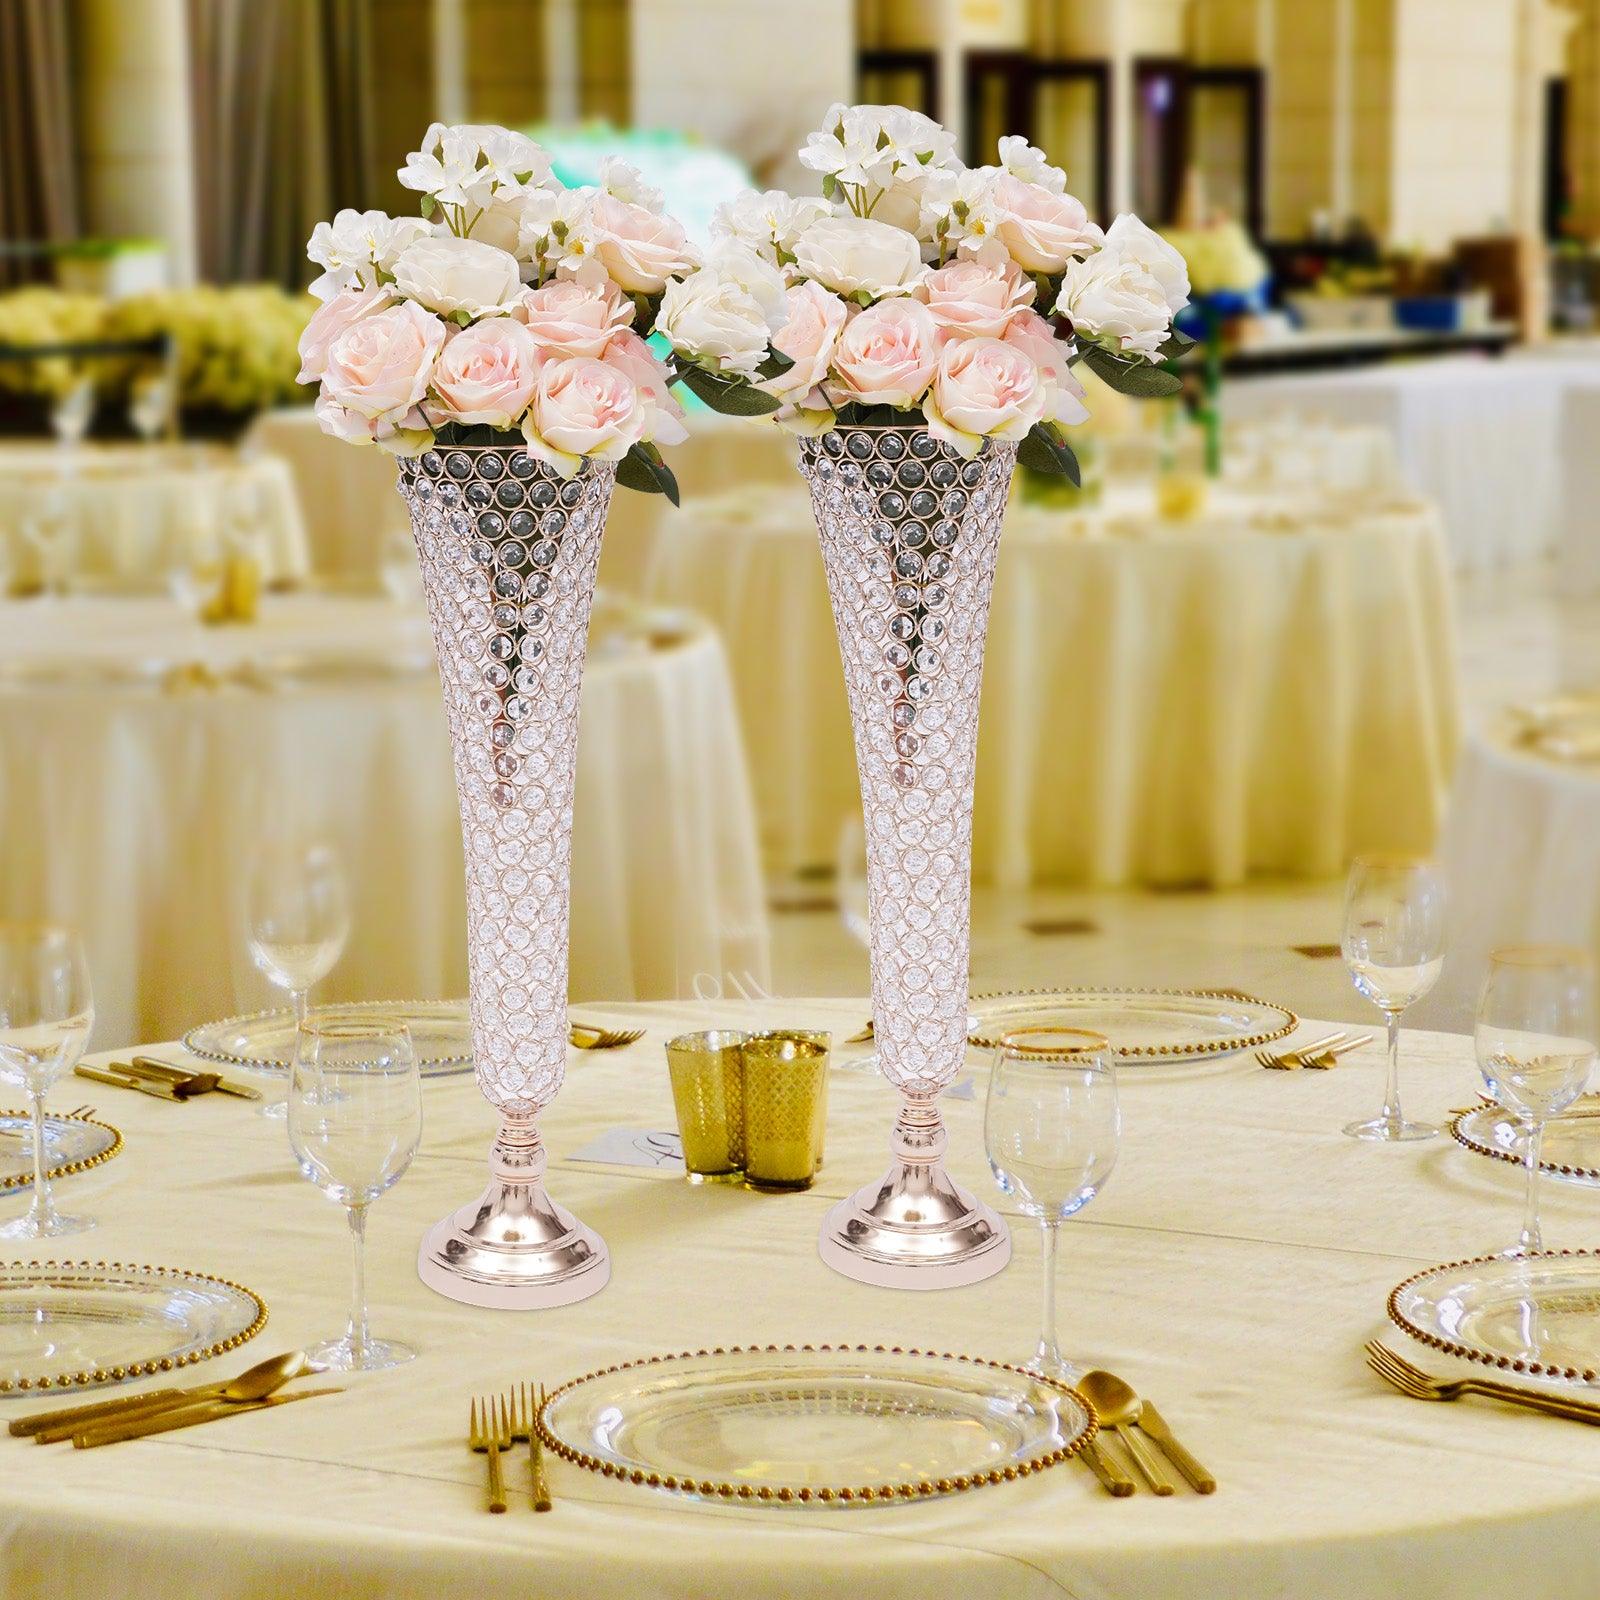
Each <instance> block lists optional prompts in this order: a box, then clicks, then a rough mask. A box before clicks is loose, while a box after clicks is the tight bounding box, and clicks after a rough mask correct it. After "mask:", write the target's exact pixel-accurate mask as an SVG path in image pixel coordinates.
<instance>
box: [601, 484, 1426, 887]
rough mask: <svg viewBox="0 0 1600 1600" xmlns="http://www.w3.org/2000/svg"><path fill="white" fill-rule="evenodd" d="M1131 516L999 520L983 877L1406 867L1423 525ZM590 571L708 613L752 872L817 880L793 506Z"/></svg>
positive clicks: (744, 502)
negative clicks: (1385, 860)
mask: <svg viewBox="0 0 1600 1600" xmlns="http://www.w3.org/2000/svg"><path fill="white" fill-rule="evenodd" d="M1153 493H1154V492H1153V490H1152V488H1151V487H1150V486H1148V485H1146V486H1145V487H1143V488H1142V489H1141V488H1139V487H1135V486H1129V487H1127V488H1126V489H1119V490H1117V491H1115V492H1114V493H1112V494H1111V495H1109V496H1108V497H1107V499H1106V500H1105V502H1104V504H1103V505H1102V506H1100V507H1099V508H1097V509H1095V510H1092V511H1085V512H1068V511H1062V510H1058V509H1050V508H1043V507H1034V506H1029V505H1027V504H1024V503H1017V504H1014V506H1013V509H1012V511H1011V514H1010V517H1009V519H1008V522H1007V525H1006V533H1005V538H1004V540H1003V542H1002V545H1001V554H1000V568H999V575H998V577H997V580H996V595H995V608H994V622H993V625H992V626H991V629H990V637H989V651H988V662H987V666H986V671H985V683H984V702H983V714H982V725H981V726H982V731H981V734H980V737H979V746H978V776H977V815H976V821H975V840H974V865H975V871H976V873H977V875H978V876H979V878H980V879H983V880H987V881H991V882H996V883H999V884H1001V885H1005V886H1013V887H1015V886H1023V885H1030V884H1039V883H1059V882H1071V883H1089V884H1094V885H1101V886H1112V885H1121V884H1129V883H1153V884H1187V883H1205V884H1210V885H1218V886H1220V885H1230V884H1236V883H1238V882H1240V881H1241V880H1242V879H1243V878H1244V877H1245V876H1246V875H1247V874H1249V873H1253V872H1271V873H1299V874H1304V875H1307V876H1317V875H1326V874H1331V873H1336V872H1338V871H1340V870H1342V868H1343V865H1344V862H1345V859H1346V857H1347V855H1348V853H1349V852H1351V851H1353V850H1361V849H1375V848H1379V847H1383V848H1390V847H1392V848H1416V849H1424V848H1426V847H1427V846H1428V844H1429V843H1430V841H1431V839H1432V837H1433V833H1434V830H1435V827H1436V825H1437V823H1438V820H1439V817H1440V814H1441V810H1442V804H1443V799H1444V794H1445V789H1446V786H1447V784H1448V781H1449V777H1450V772H1451V768H1452V765H1453V762H1454V758H1455V748H1456V738H1457V688H1456V680H1455V673H1454V639H1453V625H1452V621H1451V608H1450V593H1449V582H1448V571H1447V562H1446V558H1445V554H1444V547H1443V541H1442V538H1441V534H1440V530H1439V524H1438V519H1437V517H1436V516H1435V515H1434V513H1433V512H1431V511H1430V510H1429V509H1428V508H1427V507H1425V506H1423V505H1420V504H1417V503H1414V502H1407V501H1404V500H1395V499H1385V498H1382V497H1374V496H1367V497H1365V498H1356V497H1352V496H1345V495H1340V494H1336V493H1333V492H1331V491H1325V490H1317V489H1313V488H1310V487H1307V486H1305V485H1301V486H1299V487H1279V486H1259V485H1246V484H1233V485H1224V486H1223V487H1222V488H1220V489H1218V490H1216V491H1215V492H1213V494H1212V496H1211V498H1210V501H1209V503H1208V504H1207V506H1206V508H1205V510H1204V512H1203V513H1202V514H1201V515H1199V516H1198V517H1196V518H1194V519H1193V520H1188V521H1182V522H1177V521H1172V520H1168V519H1163V518H1162V517H1160V516H1159V515H1158V514H1157V511H1156V507H1155V503H1154V498H1153ZM612 557H613V561H614V564H613V565H612V566H611V567H610V568H609V569H608V570H609V572H610V574H611V577H612V580H613V581H625V579H626V578H627V577H630V576H631V577H632V578H633V580H634V581H635V582H637V584H638V585H639V587H640V589H641V590H642V592H643V593H645V594H647V595H649V596H651V597H652V598H654V599H656V600H658V601H662V602H667V603H671V604H673V605H680V606H684V607H692V608H694V609H696V610H699V611H701V612H703V613H705V614H706V615H707V616H709V617H710V618H711V619H712V620H713V621H714V622H715V624H716V626H717V627H718V629H719V630H720V631H721V632H722V634H723V637H724V638H725V639H726V640H727V642H728V650H729V658H730V660H731V662H732V663H733V669H734V675H735V685H736V689H737V693H738V699H739V708H740V714H741V718H742V721H743V725H744V736H745V742H746V745H747V747H748V748H749V750H750V755H751V770H752V779H753V782H754V784H755V791H756V804H757V809H758V812H759V815H760V821H761V833H762V844H763V851H764V856H765V859H766V862H767V865H768V867H769V869H770V870H774V871H777V872H795V871H799V870H803V869H807V868H815V867H817V866H819V865H826V864H831V863H833V861H834V860H835V856H836V854H837V852H838V849H839V840H840V830H841V827H842V826H843V825H844V824H845V823H846V821H847V819H849V818H851V817H853V816H858V815H859V800H858V793H857V788H856V774H855V765H854V757H853V750H852V745H851V739H850V727H849V718H848V714H847V711H846V708H845V697H844V687H843V684H842V683H841V681H840V673H839V660H838V647H837V644H836V642H835V636H834V629H833V621H832V617H831V614H830V612H829V607H828V599H827V591H826V587H825V585H824V582H823V576H822V567H821V562H820V560H819V558H818V555H817V548H816V532H815V528H814V526H813V524H812V520H811V513H810V508H809V504H808V502H807V501H806V499H805V497H804V495H803V493H802V492H801V491H800V489H799V488H798V486H793V487H789V488H779V487H774V488H772V489H760V488H758V489H754V490H747V491H742V492H739V493H735V494H730V495H727V496H723V497H720V498H716V499H713V500H710V501H705V502H701V503H699V504H698V505H696V507H695V508H694V511H693V515H684V514H680V515H677V516H672V517H665V516H664V517H663V518H661V519H660V521H659V522H658V523H657V524H656V527H655V529H654V532H653V534H651V535H649V536H647V537H643V538H641V539H640V541H639V542H638V544H637V546H636V547H635V548H632V549H629V550H626V551H621V550H616V549H613V551H612Z"/></svg>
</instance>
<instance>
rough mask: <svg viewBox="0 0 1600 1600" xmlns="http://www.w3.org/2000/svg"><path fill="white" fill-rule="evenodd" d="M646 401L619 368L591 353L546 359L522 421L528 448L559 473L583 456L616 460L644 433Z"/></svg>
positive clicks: (568, 473)
mask: <svg viewBox="0 0 1600 1600" xmlns="http://www.w3.org/2000/svg"><path fill="white" fill-rule="evenodd" d="M647 410H648V408H647V406H646V404H645V402H644V401H643V400H641V399H640V397H639V390H638V387H637V386H636V385H635V383H634V381H633V379H632V378H630V377H629V376H628V374H627V373H625V372H624V371H622V369H621V368H620V367H616V366H611V365H608V364H607V363H606V362H604V361H596V360H595V359H594V358H593V357H592V356H562V357H557V358H556V359H553V360H550V361H546V362H545V363H544V365H543V366H542V367H540V369H539V379H538V382H537V383H536V384H535V385H534V390H533V404H532V405H531V406H530V407H529V409H528V414H527V416H526V417H525V418H524V419H523V422H522V436H523V438H525V439H526V440H527V441H528V448H529V450H531V451H532V452H533V454H534V455H536V456H538V457H539V458H540V459H541V460H543V461H547V462H549V463H550V465H551V466H553V467H554V468H555V469H556V471H557V472H559V473H560V474H561V476H562V477H564V478H570V477H571V476H572V475H573V474H574V473H575V472H576V471H577V470H578V468H579V467H581V466H582V465H583V462H584V459H585V457H590V456H598V457H599V458H600V459H601V460H602V461H620V460H621V459H622V457H623V456H625V455H626V454H627V453H628V451H629V450H630V449H632V448H633V446H634V445H635V444H637V443H638V442H639V440H640V439H642V438H643V437H644V430H645V423H646V422H647V420H648V416H647Z"/></svg>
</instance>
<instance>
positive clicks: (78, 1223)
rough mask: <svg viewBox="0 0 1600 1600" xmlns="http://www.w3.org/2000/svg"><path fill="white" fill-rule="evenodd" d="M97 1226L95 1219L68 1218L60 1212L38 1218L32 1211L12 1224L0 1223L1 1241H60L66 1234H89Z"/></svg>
mask: <svg viewBox="0 0 1600 1600" xmlns="http://www.w3.org/2000/svg"><path fill="white" fill-rule="evenodd" d="M96 1226H98V1224H97V1223H96V1222H95V1219H94V1218H93V1217H68V1216H63V1215H62V1214H61V1213H60V1212H59V1211H52V1212H51V1213H50V1214H49V1215H48V1216H43V1217H36V1216H34V1214H33V1213H32V1212H31V1211H30V1212H28V1213H27V1214H26V1215H24V1216H20V1217H14V1218H12V1220H11V1221H10V1222H6V1223H0V1239H59V1238H61V1237H62V1236H63V1235H64V1234H69V1233H87V1232H88V1231H89V1230H90V1229H91V1228H93V1227H96Z"/></svg>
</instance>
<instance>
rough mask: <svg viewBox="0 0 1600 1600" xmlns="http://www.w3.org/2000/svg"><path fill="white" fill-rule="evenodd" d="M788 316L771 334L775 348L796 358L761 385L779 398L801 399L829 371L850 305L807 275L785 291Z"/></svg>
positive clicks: (799, 400)
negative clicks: (790, 364) (792, 363)
mask: <svg viewBox="0 0 1600 1600" xmlns="http://www.w3.org/2000/svg"><path fill="white" fill-rule="evenodd" d="M785 303H786V304H787V306H788V308H789V320H788V321H787V322H785V323H784V325H783V326H782V327H781V328H780V329H779V330H778V331H777V332H776V333H775V334H773V336H772V348H773V349H774V350H781V351H782V352H783V354H784V355H786V356H788V357H789V359H790V360H791V361H792V362H794V365H793V366H792V367H787V368H785V369H784V370H783V371H782V372H780V373H779V374H778V375H777V377H775V378H768V379H766V380H765V381H764V382H762V383H761V384H759V385H758V387H759V388H762V389H765V390H766V391H767V393H768V394H770V395H776V396H777V397H778V399H780V400H786V401H791V402H794V403H797V404H798V403H799V402H801V401H803V400H804V399H805V397H806V396H807V395H808V394H810V393H811V391H812V390H813V389H815V388H816V387H817V386H818V385H819V384H820V383H821V382H822V380H823V379H824V378H825V377H827V375H828V363H829V362H830V361H832V359H833V352H834V349H835V347H836V346H837V345H838V343H839V335H840V333H841V332H842V331H843V329H844V325H845V322H846V320H847V319H848V317H849V314H850V308H849V307H848V306H847V305H846V304H845V303H844V301H843V300H841V299H840V298H839V296H838V295H836V294H830V293H829V292H828V290H826V289H824V288H823V287H822V285H821V284H820V283H817V282H816V281H815V280H813V279H810V278H808V279H807V280H806V281H805V282H804V283H801V284H797V285H796V286H795V287H794V288H792V289H790V290H788V291H787V292H786V294H785Z"/></svg>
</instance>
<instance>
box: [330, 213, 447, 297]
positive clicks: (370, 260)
mask: <svg viewBox="0 0 1600 1600" xmlns="http://www.w3.org/2000/svg"><path fill="white" fill-rule="evenodd" d="M432 231H433V230H432V229H431V228H430V227H429V226H428V224H427V223H426V222H424V221H423V220H422V219H421V217H391V216H390V215H389V214H388V213H387V212H385V211H352V210H350V209H349V208H348V207H346V208H345V209H344V210H343V211H340V212H338V213H337V214H336V215H335V216H334V219H333V221H332V222H319V223H318V224H317V225H316V227H315V228H314V229H313V230H312V233H311V238H310V241H309V242H308V243H307V245H306V256H307V258H308V259H309V260H311V261H313V262H315V263H316V264H317V266H319V267H321V268H322V269H323V272H322V276H321V277H320V278H318V279H317V280H316V282H315V283H313V284H312V285H311V293H312V294H314V295H315V296H316V297H317V298H318V299H319V300H331V299H332V298H333V296H334V295H336V294H340V293H342V292H343V291H344V290H346V289H370V288H373V287H374V286H375V285H376V283H377V281H378V277H377V275H378V273H379V272H380V271H381V272H392V271H393V270H394V263H395V260H396V258H397V257H398V256H399V255H400V253H401V251H403V250H405V249H406V248H407V247H408V246H409V245H412V244H414V243H415V242H416V241H417V240H418V239H423V238H426V237H427V236H428V234H430V233H431V232H432Z"/></svg>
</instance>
